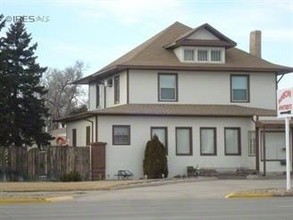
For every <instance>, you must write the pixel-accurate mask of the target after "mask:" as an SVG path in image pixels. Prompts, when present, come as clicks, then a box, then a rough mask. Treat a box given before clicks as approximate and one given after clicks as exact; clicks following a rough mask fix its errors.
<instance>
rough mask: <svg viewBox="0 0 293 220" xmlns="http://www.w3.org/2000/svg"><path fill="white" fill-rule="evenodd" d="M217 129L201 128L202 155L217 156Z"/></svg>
mask: <svg viewBox="0 0 293 220" xmlns="http://www.w3.org/2000/svg"><path fill="white" fill-rule="evenodd" d="M216 135H217V134H216V128H200V154H201V155H217V148H216V145H217V144H216V142H217V137H216Z"/></svg>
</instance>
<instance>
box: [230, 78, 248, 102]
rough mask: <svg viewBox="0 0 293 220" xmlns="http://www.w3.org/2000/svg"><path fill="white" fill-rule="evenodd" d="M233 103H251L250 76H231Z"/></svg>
mask: <svg viewBox="0 0 293 220" xmlns="http://www.w3.org/2000/svg"><path fill="white" fill-rule="evenodd" d="M231 102H249V76H248V75H231Z"/></svg>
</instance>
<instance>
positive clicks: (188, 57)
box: [184, 49, 194, 61]
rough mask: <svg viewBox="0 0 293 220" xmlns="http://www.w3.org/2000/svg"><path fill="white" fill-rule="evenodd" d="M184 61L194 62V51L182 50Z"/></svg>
mask: <svg viewBox="0 0 293 220" xmlns="http://www.w3.org/2000/svg"><path fill="white" fill-rule="evenodd" d="M184 61H194V50H191V49H185V50H184Z"/></svg>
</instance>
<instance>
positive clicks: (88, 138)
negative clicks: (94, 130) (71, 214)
mask: <svg viewBox="0 0 293 220" xmlns="http://www.w3.org/2000/svg"><path fill="white" fill-rule="evenodd" d="M85 136H86V141H85V142H86V145H90V143H91V127H90V126H86V135H85Z"/></svg>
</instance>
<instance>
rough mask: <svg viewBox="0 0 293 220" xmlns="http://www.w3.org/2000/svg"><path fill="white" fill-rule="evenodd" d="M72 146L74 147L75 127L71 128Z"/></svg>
mask: <svg viewBox="0 0 293 220" xmlns="http://www.w3.org/2000/svg"><path fill="white" fill-rule="evenodd" d="M72 146H73V147H76V128H74V129H72Z"/></svg>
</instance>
